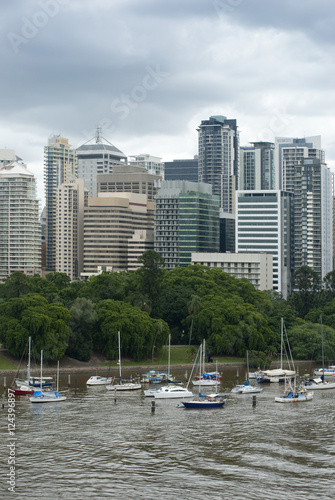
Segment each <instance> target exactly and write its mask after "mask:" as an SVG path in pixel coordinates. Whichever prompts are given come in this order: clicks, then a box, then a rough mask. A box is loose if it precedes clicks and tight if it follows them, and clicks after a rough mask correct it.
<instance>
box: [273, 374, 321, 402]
mask: <svg viewBox="0 0 335 500" xmlns="http://www.w3.org/2000/svg"><path fill="white" fill-rule="evenodd" d="M313 396H314V392H313V391H308V390H307V388H306V387H305V386H303V385H299V386H298V387H297V386H296V378H294V382H293V385H292V380H291V379H285V391H284V394H283V395H282V396H278V397H276V398H275V401H276V403H298V402H300V401H310V400H311V399H313Z"/></svg>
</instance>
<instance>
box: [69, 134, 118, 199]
mask: <svg viewBox="0 0 335 500" xmlns="http://www.w3.org/2000/svg"><path fill="white" fill-rule="evenodd" d="M76 155H77V177H78V178H79V179H84V185H85V187H86V188H87V189H88V191H89V196H93V197H95V196H97V193H98V191H97V178H98V174H111V173H112V172H113V167H114V165H120V164H126V163H127V157H126V155H125V154H124V153H122V151H120V150H119V149H117V148H116V147H115V146H113V144H111V143H110V142H108V141H107V140H106V139H104V138H103V137H102V135H101V129H100V128H98V129H97V132H96V135H95V137H93V138H92V139H90V140H89V141H88V142H86V143H85V144H83V145H82V146H80V147H79V148H77V149H76Z"/></svg>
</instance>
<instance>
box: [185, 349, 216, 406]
mask: <svg viewBox="0 0 335 500" xmlns="http://www.w3.org/2000/svg"><path fill="white" fill-rule="evenodd" d="M202 349H203V345H202V344H201V345H200V347H199V370H200V374H201V373H202V371H201V358H202ZM203 381H204V380H202V378H201V377H200V379H199V382H200V384H199V399H194V400H192V401H182V403H181V404H182V405H183V406H184V408H193V409H195V408H198V409H205V408H207V409H210V408H222V407H223V405H224V404H225V403H226V401H225V400H224V399H223V397H221V396H219V395H218V394H217V392H216V394H209V395H208V396H205V395H203V394H201V384H202V382H203ZM216 386H217V380H216Z"/></svg>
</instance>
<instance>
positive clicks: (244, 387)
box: [231, 351, 263, 394]
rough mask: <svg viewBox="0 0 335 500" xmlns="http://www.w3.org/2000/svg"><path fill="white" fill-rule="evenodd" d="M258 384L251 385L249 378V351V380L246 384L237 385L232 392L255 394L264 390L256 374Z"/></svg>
mask: <svg viewBox="0 0 335 500" xmlns="http://www.w3.org/2000/svg"><path fill="white" fill-rule="evenodd" d="M255 378H256V381H257V385H251V384H250V380H249V352H248V351H247V381H246V382H245V383H244V384H241V385H236V386H235V387H234V388H233V389H232V390H231V392H232V393H235V394H254V393H257V392H262V390H263V388H262V387H261V386H260V385H259V383H258V378H257V376H255Z"/></svg>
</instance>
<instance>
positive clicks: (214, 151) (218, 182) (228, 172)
mask: <svg viewBox="0 0 335 500" xmlns="http://www.w3.org/2000/svg"><path fill="white" fill-rule="evenodd" d="M198 134H199V135H198V144H199V154H198V162H199V182H205V183H207V184H211V185H212V186H213V194H214V195H216V196H218V197H219V199H220V207H221V208H222V209H223V211H224V212H226V213H234V212H235V191H236V189H238V175H239V132H238V130H237V124H236V120H228V119H227V118H226V117H225V116H211V117H210V118H209V120H203V121H202V122H201V124H200V126H199V128H198Z"/></svg>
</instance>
